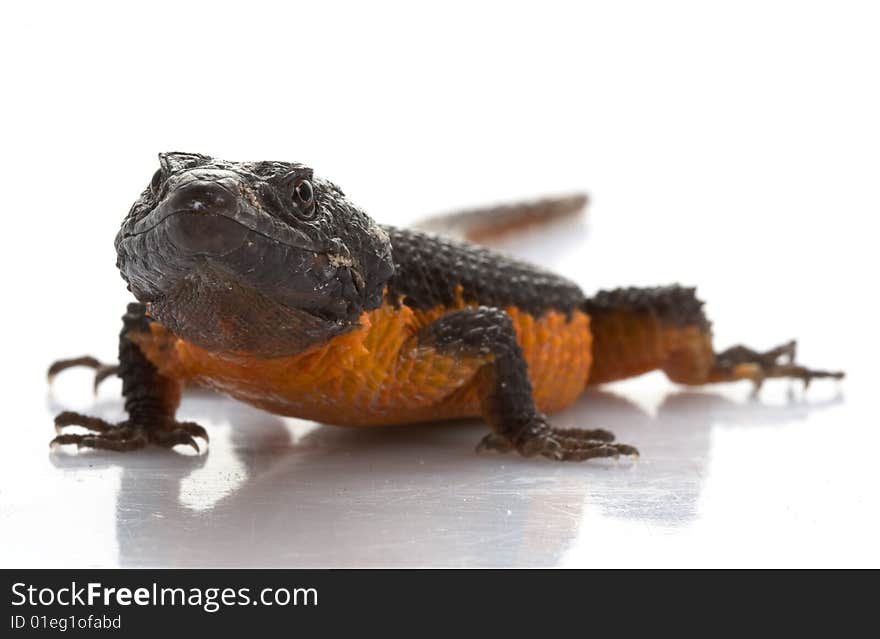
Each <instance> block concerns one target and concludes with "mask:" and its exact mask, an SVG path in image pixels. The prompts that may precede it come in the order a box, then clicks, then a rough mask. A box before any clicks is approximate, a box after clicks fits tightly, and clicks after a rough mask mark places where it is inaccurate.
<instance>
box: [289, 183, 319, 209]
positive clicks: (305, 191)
mask: <svg viewBox="0 0 880 639" xmlns="http://www.w3.org/2000/svg"><path fill="white" fill-rule="evenodd" d="M293 194H294V196H295V197H296V204H297V206H299V209H300V211H302V212H303V213H305V214H306V215H311V214H312V208H313V207H314V205H315V191H314V189H312V183H311V182H309V181H308V180H305V179H303V180H297V181H296V186H294V187H293Z"/></svg>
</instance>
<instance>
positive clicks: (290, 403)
mask: <svg viewBox="0 0 880 639" xmlns="http://www.w3.org/2000/svg"><path fill="white" fill-rule="evenodd" d="M466 306H467V305H466V304H464V303H463V302H460V303H459V305H458V306H457V308H465V307H466ZM450 310H456V309H455V308H452V309H450V308H437V309H434V310H431V311H413V310H411V309H410V308H408V307H406V306H402V307H400V308H395V307H393V306H391V305H389V304H387V303H386V304H384V305H383V306H381V307H380V308H378V309H376V310H374V311H370V312H367V313H364V315H363V316H362V317H361V326H360V327H359V328H358V329H356V330H354V331H352V332H350V333H346V334H345V335H340V336H338V337H336V338H334V339H332V340H330V341H329V342H328V343H327V344H325V345H323V346H321V347H318V348H315V349H311V350H309V351H307V352H305V353H301V354H298V355H295V356H290V357H279V358H272V359H258V358H255V357H251V356H248V355H247V354H234V355H233V354H217V353H212V352H209V351H206V350H204V349H201V348H199V347H197V346H194V345H193V344H191V343H188V342H185V341H183V340H181V339H178V338H176V337H174V336H172V335H170V334H169V333H168V332H167V331H166V330H165V329H164V328H163V327H161V326H159V325H158V324H153V325H152V336H151V337H139V338H136V341H137V342H138V345H139V346H140V347H141V350H142V351H144V353H145V354H146V355H147V357H148V358H149V359H150V360H151V361H152V362H153V363H154V364H155V365H156V367H157V368H158V369H159V370H160V372H162V373H163V374H165V375H168V376H171V377H175V378H178V379H189V380H194V381H196V382H197V383H200V384H203V385H206V386H209V387H211V388H214V389H216V390H219V391H220V392H223V393H225V394H227V395H231V396H232V397H235V398H237V399H239V400H241V401H244V402H247V403H249V404H252V405H254V406H257V407H259V408H263V409H266V410H268V411H271V412H273V413H277V414H281V415H289V416H292V417H300V418H304V419H313V420H316V421H321V422H325V423H330V424H339V425H344V426H369V425H382V424H396V423H406V422H418V421H432V420H438V419H450V418H459V417H471V416H477V415H479V414H480V406H479V401H478V397H477V394H476V386H475V384H474V383H473V382H474V375H475V373H476V372H477V370H478V369H479V368H480V367H481V366H483V365H485V364H486V363H487V362H488V360H487V359H486V358H485V357H478V356H451V355H444V354H441V353H438V352H437V351H435V350H434V349H432V348H427V347H423V346H419V345H418V343H417V339H416V334H417V333H418V331H419V330H420V329H422V328H423V327H425V326H427V325H428V324H430V323H431V322H433V321H435V320H436V319H437V318H439V317H441V316H442V315H444V314H445V313H448V312H449V311H450ZM507 312H508V314H509V315H510V316H511V318H512V319H513V323H514V326H515V328H516V332H517V338H518V341H519V344H520V347H521V348H522V350H523V354H524V355H525V358H526V361H527V362H528V366H529V377H530V379H531V381H532V386H533V389H534V397H535V402H536V404H537V406H538V408H539V409H540V410H542V411H548V412H549V411H553V410H558V409H560V408H564V407H565V406H568V405H570V404H571V403H572V402H574V400H575V399H576V398H577V397H578V395H579V394H580V393H581V392H582V391H583V389H584V386H585V385H586V382H587V377H588V374H589V370H590V364H591V361H592V358H591V343H592V337H591V334H590V322H589V317H588V316H587V315H586V314H585V313H581V312H574V313H572V315H571V316H570V317H566V315H565V314H563V313H557V312H553V311H551V312H547V313H544V314H543V315H541V316H540V317H538V318H536V317H534V316H532V315H530V314H528V313H523V312H520V311H518V310H517V309H515V308H510V309H507Z"/></svg>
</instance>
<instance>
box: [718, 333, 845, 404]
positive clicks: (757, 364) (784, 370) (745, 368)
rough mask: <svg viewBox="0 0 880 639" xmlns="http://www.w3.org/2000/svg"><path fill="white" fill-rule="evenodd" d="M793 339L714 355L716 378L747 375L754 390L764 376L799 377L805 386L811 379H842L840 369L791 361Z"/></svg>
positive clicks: (732, 377) (792, 358)
mask: <svg viewBox="0 0 880 639" xmlns="http://www.w3.org/2000/svg"><path fill="white" fill-rule="evenodd" d="M796 355H797V342H796V341H795V340H792V341H790V342H786V343H785V344H782V345H780V346H777V347H776V348H771V349H770V350H769V351H765V352H758V351H755V350H752V349H751V348H748V347H746V346H734V347H732V348H728V349H727V350H726V351H723V352H721V353H719V354H718V355H717V356H716V371H718V375H719V376H720V379H719V381H726V380H728V379H750V380H751V381H752V382H753V383H754V385H755V392H756V393H757V392H758V391H759V390H760V389H761V385H762V384H763V383H764V380H765V379H768V378H770V377H787V378H789V379H800V380H802V381H803V382H804V388H808V387H809V385H810V382H811V381H812V380H814V379H820V378H830V379H843V377H844V376H845V373H843V371H823V370H816V369H812V368H807V367H805V366H800V365H798V364H795V357H796Z"/></svg>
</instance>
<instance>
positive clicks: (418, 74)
mask: <svg viewBox="0 0 880 639" xmlns="http://www.w3.org/2000/svg"><path fill="white" fill-rule="evenodd" d="M875 6H876V5H873V3H870V2H864V3H857V2H845V1H839V0H838V1H835V2H824V3H822V2H772V1H766V0H764V1H761V2H742V1H740V2H730V3H705V2H663V3H654V2H621V1H617V2H607V3H599V4H593V3H584V2H578V3H570V4H568V3H555V2H547V1H544V2H540V3H515V2H504V3H497V4H488V3H487V4H483V3H477V2H462V3H458V2H443V3H436V4H435V5H434V6H433V8H426V7H424V6H422V3H399V4H385V3H382V4H380V5H375V4H374V3H351V4H334V3H324V2H321V3H317V2H309V3H293V2H289V3H280V2H279V3H261V2H253V1H248V2H244V1H242V2H236V3H223V2H206V3H184V2H171V3H162V2H150V3H143V4H141V5H139V6H137V7H135V6H134V5H133V4H131V3H106V4H98V3H88V2H77V3H46V2H34V3H27V4H26V5H25V4H24V3H6V4H5V5H4V6H3V8H2V9H0V24H2V26H0V65H2V78H3V85H2V92H3V97H2V101H0V126H2V152H0V169H2V170H0V175H2V180H3V182H2V187H3V188H2V204H3V211H2V216H3V224H2V226H0V234H2V237H3V240H4V241H3V246H2V251H0V260H2V264H0V266H2V270H0V272H2V276H3V287H2V294H3V312H2V316H0V321H2V333H0V334H2V336H3V347H2V352H3V363H4V364H3V367H2V372H0V375H2V389H3V393H2V395H0V396H2V398H3V399H2V406H0V423H2V436H3V445H2V446H0V542H2V543H0V565H3V566H61V565H76V566H85V565H97V566H107V565H111V566H112V565H118V564H122V565H139V566H144V565H205V566H219V565H258V566H262V565H268V566H282V565H290V566H302V565H308V566H330V565H334V566H335V565H345V566H361V565H379V566H383V565H565V566H630V565H639V566H642V565H671V566H692V565H696V566H706V565H723V566H743V565H762V566H781V565H786V566H807V565H810V566H816V565H819V566H829V565H847V566H867V565H873V566H877V565H878V564H880V561H878V556H880V553H878V550H877V547H878V546H877V543H876V542H877V538H878V533H880V519H878V506H877V502H878V500H877V490H878V478H877V472H876V467H877V457H876V456H877V451H878V442H880V435H878V427H880V418H878V414H877V401H876V395H877V386H876V384H877V382H876V370H875V369H876V366H877V356H878V348H877V343H876V339H877V335H878V330H877V323H878V313H877V311H878V308H877V303H876V297H875V295H876V288H877V287H876V277H877V263H878V258H877V224H876V216H877V215H878V212H880V190H878V175H880V116H878V114H880V89H878V77H880V74H878V61H880V38H878V37H877V34H878V32H880V21H878V15H877V12H876V9H875V8H874V7H875ZM164 150H182V151H197V152H202V153H208V154H213V155H216V156H219V157H224V158H228V159H282V160H296V161H302V162H307V163H309V164H311V165H312V166H313V167H315V169H316V171H317V172H319V173H321V174H322V175H325V176H327V177H329V178H330V179H332V180H334V181H336V182H337V183H339V184H341V185H342V186H343V188H344V189H345V191H346V193H347V194H348V195H349V196H350V197H352V198H353V199H354V200H355V201H356V202H358V203H359V204H360V205H361V206H363V207H364V208H365V209H366V210H367V211H369V212H370V213H371V214H372V215H374V216H375V217H376V218H377V219H379V220H381V221H384V222H392V223H401V224H405V223H407V222H409V221H412V220H414V219H416V218H417V217H419V216H421V215H424V214H429V213H434V212H438V211H443V210H446V209H454V208H455V207H458V206H464V205H472V204H481V203H492V202H496V201H503V200H508V199H516V198H518V197H531V196H535V195H541V194H545V193H554V192H567V191H571V190H579V189H586V190H588V191H589V192H590V193H591V195H592V204H591V206H590V210H589V213H588V215H587V217H586V221H582V222H579V223H576V224H574V225H570V226H569V227H565V228H554V229H548V230H547V232H546V233H543V234H535V235H534V236H533V237H518V238H515V239H514V240H512V241H509V242H508V243H507V244H506V245H505V249H506V250H508V251H511V252H514V253H516V254H519V255H522V256H526V257H528V258H530V259H533V260H541V261H542V262H544V263H545V264H546V265H548V266H550V267H552V268H555V269H557V270H559V271H560V272H563V273H566V274H567V275H569V276H570V277H572V278H574V279H575V280H577V281H578V282H579V283H581V284H582V285H583V286H584V288H585V289H586V290H587V291H593V290H596V289H597V288H599V287H607V286H619V285H648V284H660V283H669V282H675V281H680V282H682V283H688V284H697V285H699V287H700V288H699V290H700V294H701V296H702V297H703V298H704V299H705V300H706V301H707V309H708V311H709V313H710V315H711V317H712V319H713V321H714V326H715V335H716V341H717V344H718V345H719V346H721V347H723V346H727V345H729V344H731V343H734V342H739V341H743V342H746V343H749V344H751V345H754V346H757V347H769V346H772V345H774V344H776V343H778V342H782V341H785V340H787V339H789V338H790V337H798V338H799V339H800V345H801V346H800V356H801V359H802V360H803V361H805V362H806V363H809V364H812V365H815V366H819V367H829V368H830V367H840V368H844V369H846V370H847V372H848V373H849V377H848V379H846V380H845V381H844V382H843V383H841V384H836V383H833V382H818V383H816V384H815V385H814V387H812V388H811V389H810V391H809V392H808V393H806V394H804V393H803V392H802V390H801V388H800V387H799V386H798V385H796V384H788V383H786V382H783V381H774V382H770V383H768V384H767V386H766V388H765V390H764V392H763V394H762V396H761V397H760V399H757V400H754V399H751V398H750V397H749V388H748V386H747V385H746V384H740V385H734V386H730V387H725V388H712V389H705V390H700V391H696V392H695V391H684V390H683V389H680V388H678V387H676V386H674V385H673V384H671V383H669V382H668V381H667V380H666V379H665V378H664V377H662V375H659V374H652V375H648V376H645V377H643V378H640V379H638V380H634V381H631V382H626V383H622V384H618V385H614V386H611V387H609V388H607V389H605V390H603V391H602V392H591V393H588V394H587V395H586V396H585V397H584V399H583V401H581V402H580V403H579V404H578V405H576V406H575V407H573V408H572V409H570V410H568V411H566V412H564V413H562V414H560V415H558V416H557V417H556V422H557V424H560V425H568V426H575V425H580V426H586V427H605V428H610V429H612V430H614V431H616V432H617V434H618V436H619V438H620V439H621V440H622V441H626V442H629V443H632V444H635V445H637V446H638V447H639V448H640V449H641V451H642V459H641V460H640V461H639V462H638V463H634V464H633V463H629V462H619V463H616V464H615V463H613V462H610V463H603V462H598V463H588V464H583V465H560V464H552V463H550V462H545V461H537V460H528V461H526V460H521V459H517V458H514V457H478V456H476V455H474V454H473V452H472V449H473V445H474V444H475V443H476V441H477V440H478V439H479V437H480V436H481V435H482V433H483V431H484V427H483V426H481V425H478V424H477V423H476V422H474V423H465V424H454V425H441V426H419V427H408V428H398V429H380V430H378V431H368V432H364V431H354V430H345V429H337V428H333V427H329V426H316V425H314V424H309V423H305V422H299V421H297V420H290V419H280V418H276V417H273V416H269V415H266V414H264V413H260V412H259V411H256V410H252V409H250V408H248V407H245V406H242V405H239V404H235V403H233V402H231V401H229V400H225V399H221V398H217V397H211V396H197V397H190V398H187V399H186V400H185V401H184V404H183V407H182V410H181V415H183V416H184V417H186V418H189V419H196V420H198V421H200V422H201V423H202V424H204V425H205V426H207V427H208V429H209V430H210V432H211V435H212V445H211V448H210V452H209V453H208V454H207V455H203V456H201V457H198V458H192V457H186V456H184V455H175V454H170V453H168V452H166V451H142V452H139V453H135V454H130V455H125V456H121V455H113V454H82V455H79V456H77V455H75V454H72V455H71V454H67V455H65V454H63V453H62V454H57V455H54V456H50V455H49V451H48V447H47V445H46V444H47V442H48V440H49V439H50V437H51V436H52V434H53V433H52V428H51V422H52V416H53V414H54V413H56V412H58V411H59V410H62V409H74V410H84V411H88V412H92V413H95V414H100V415H103V416H105V417H108V418H117V419H118V418H120V417H121V416H122V407H121V402H120V400H119V399H118V394H119V382H118V381H112V382H108V383H107V384H106V387H105V388H104V389H103V390H102V393H101V395H100V397H99V398H98V399H97V400H94V399H93V398H92V397H91V396H90V394H89V384H90V380H89V376H88V374H87V373H85V372H77V373H74V372H71V373H69V374H68V375H67V376H65V377H64V378H62V379H59V380H58V382H57V384H56V387H55V390H54V392H53V393H52V394H48V391H47V388H46V385H45V379H44V376H45V368H46V366H47V365H48V363H49V362H50V361H51V360H52V359H54V358H56V357H64V356H72V355H78V354H82V353H86V352H90V353H94V354H96V355H99V356H101V357H103V358H104V359H111V358H112V357H113V356H114V353H115V347H116V334H117V332H118V328H119V316H120V315H121V313H122V311H123V309H124V304H125V302H126V301H127V297H126V293H125V290H124V286H123V283H122V281H121V279H120V278H119V276H118V273H117V272H116V270H115V268H114V261H115V254H114V250H113V237H114V235H115V233H116V230H117V228H118V224H119V222H120V221H121V219H122V217H123V216H124V214H125V213H126V211H127V210H128V207H129V206H130V204H131V202H132V201H133V200H134V198H135V197H136V196H137V194H138V193H139V192H140V190H141V189H142V188H143V187H144V186H145V185H146V183H147V182H148V180H149V179H150V176H151V175H152V173H153V171H154V170H155V168H156V154H157V153H158V152H159V151H164Z"/></svg>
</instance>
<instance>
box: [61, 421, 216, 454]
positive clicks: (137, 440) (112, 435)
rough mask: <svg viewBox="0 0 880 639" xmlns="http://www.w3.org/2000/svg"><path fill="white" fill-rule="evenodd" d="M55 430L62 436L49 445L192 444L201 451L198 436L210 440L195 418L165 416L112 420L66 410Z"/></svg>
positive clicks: (120, 448)
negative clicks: (156, 420) (72, 429)
mask: <svg viewBox="0 0 880 639" xmlns="http://www.w3.org/2000/svg"><path fill="white" fill-rule="evenodd" d="M68 426H79V427H81V428H85V429H86V430H89V431H91V432H92V433H94V434H91V433H90V434H74V433H65V432H64V429H65V428H66V427H68ZM55 431H56V432H57V433H58V436H57V437H55V439H53V440H52V441H51V442H50V443H49V445H50V446H51V447H52V448H53V449H54V448H56V447H57V446H59V445H66V444H76V446H77V448H97V449H102V450H115V451H129V450H137V449H139V448H144V447H145V446H147V445H148V444H154V445H156V446H162V447H164V448H173V447H174V446H178V445H184V446H190V447H191V448H192V449H193V450H195V452H196V453H200V452H201V449H200V448H199V444H198V442H196V440H195V438H200V439H203V440H204V441H205V442H206V443H207V442H208V433H207V431H206V430H205V429H204V428H202V427H201V426H199V425H198V424H196V423H195V422H177V421H174V420H171V419H169V420H164V421H162V423H161V424H153V425H145V424H134V423H132V422H131V421H129V420H126V421H124V422H120V423H119V424H111V423H110V422H107V421H105V420H103V419H99V418H97V417H89V416H88V415H82V414H80V413H74V412H71V411H65V412H63V413H60V414H59V415H58V416H57V417H56V418H55Z"/></svg>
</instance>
